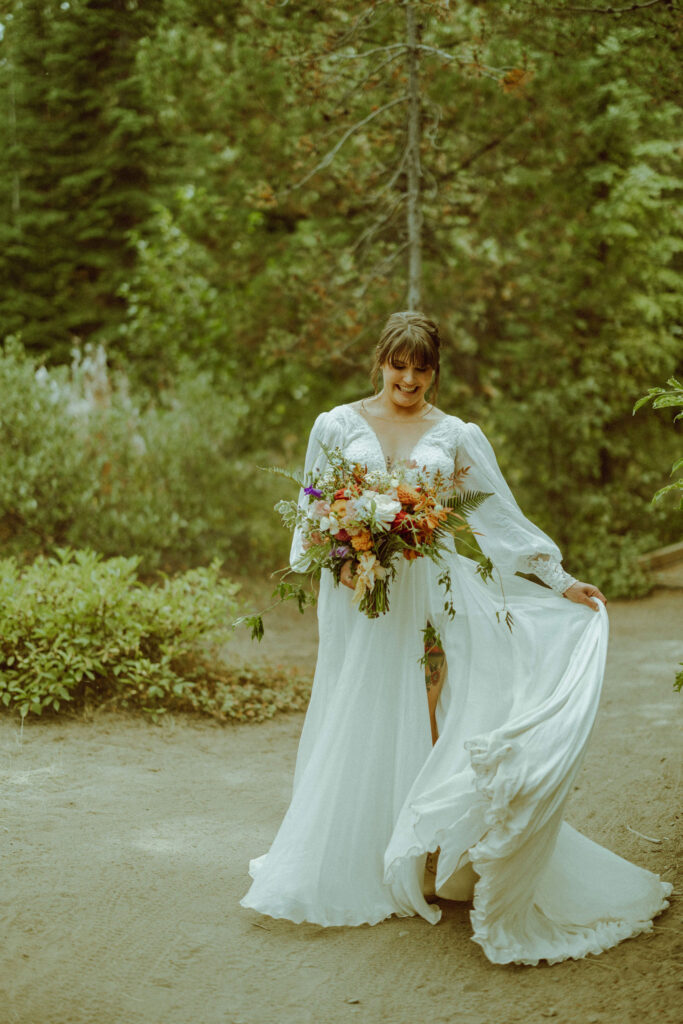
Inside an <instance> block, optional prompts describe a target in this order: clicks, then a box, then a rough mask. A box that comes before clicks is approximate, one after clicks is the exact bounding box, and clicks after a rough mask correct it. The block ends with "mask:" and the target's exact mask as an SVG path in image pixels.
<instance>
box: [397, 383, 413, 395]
mask: <svg viewBox="0 0 683 1024" xmlns="http://www.w3.org/2000/svg"><path fill="white" fill-rule="evenodd" d="M396 387H397V388H398V390H399V391H402V392H403V394H404V395H414V394H415V392H416V391H417V390H418V385H417V384H416V385H415V387H413V388H405V387H403V385H402V384H397V385H396Z"/></svg>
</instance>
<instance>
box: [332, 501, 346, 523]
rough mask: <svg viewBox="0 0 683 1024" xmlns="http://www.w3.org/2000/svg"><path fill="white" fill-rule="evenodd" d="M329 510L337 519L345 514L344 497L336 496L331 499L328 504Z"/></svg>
mask: <svg viewBox="0 0 683 1024" xmlns="http://www.w3.org/2000/svg"><path fill="white" fill-rule="evenodd" d="M330 512H332V514H333V515H334V516H336V518H337V519H340V518H341V517H342V516H344V515H346V498H338V499H337V500H336V501H333V502H332V504H331V505H330Z"/></svg>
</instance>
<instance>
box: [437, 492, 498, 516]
mask: <svg viewBox="0 0 683 1024" xmlns="http://www.w3.org/2000/svg"><path fill="white" fill-rule="evenodd" d="M491 497H493V493H492V492H486V491H463V492H462V494H452V495H451V496H450V498H448V499H447V500H446V501H445V502H444V505H445V507H446V508H450V509H452V510H453V512H458V513H461V514H462V515H466V516H467V515H469V514H470V513H471V512H475V511H476V510H477V509H478V508H479V506H480V505H483V504H484V502H485V501H486V499H487V498H491Z"/></svg>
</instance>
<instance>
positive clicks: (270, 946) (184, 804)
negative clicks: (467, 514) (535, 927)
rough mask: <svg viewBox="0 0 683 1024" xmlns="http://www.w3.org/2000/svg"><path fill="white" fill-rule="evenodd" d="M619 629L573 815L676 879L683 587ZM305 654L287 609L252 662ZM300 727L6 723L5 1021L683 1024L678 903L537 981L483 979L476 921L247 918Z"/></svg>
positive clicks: (494, 973) (299, 626) (309, 641)
mask: <svg viewBox="0 0 683 1024" xmlns="http://www.w3.org/2000/svg"><path fill="white" fill-rule="evenodd" d="M610 618H611V623H612V637H611V647H610V654H609V659H608V674H607V682H606V688H605V692H604V696H603V700H602V705H601V710H600V713H599V716H598V721H597V724H596V728H595V732H594V733H593V738H592V741H591V747H590V751H589V754H588V756H587V758H586V760H585V762H584V765H583V768H582V770H581V773H580V776H579V777H578V779H577V784H576V787H575V792H574V794H573V796H572V800H571V802H570V806H569V809H568V814H567V818H568V820H569V821H570V822H571V824H573V825H575V826H576V827H578V828H579V829H581V830H582V831H583V832H585V833H586V834H587V835H588V836H589V837H590V838H592V839H594V840H596V841H598V842H600V843H603V844H604V845H606V846H608V847H609V848H610V849H612V850H614V851H616V852H617V853H619V854H621V855H622V856H624V857H627V858H628V859H630V860H633V861H635V862H636V863H638V864H641V865H643V866H644V867H648V868H650V869H651V870H654V871H657V872H659V873H660V874H662V875H663V877H664V878H666V879H668V880H672V881H675V875H674V865H675V859H676V845H677V838H678V841H679V842H680V835H681V828H680V825H681V816H680V811H678V803H679V801H678V797H677V789H679V788H680V776H681V772H680V747H679V746H678V742H679V741H678V736H679V735H680V733H679V729H680V724H678V725H677V723H676V718H677V717H678V716H679V715H680V710H679V709H680V708H681V706H682V705H681V701H682V700H683V698H682V697H681V696H678V695H676V694H675V693H674V692H673V691H672V681H673V675H674V671H675V665H676V664H677V663H678V662H679V661H680V660H681V659H682V658H683V653H682V648H683V643H682V640H683V637H682V634H683V629H682V628H681V627H682V626H683V590H668V591H665V590H658V591H655V593H654V594H653V595H651V596H650V597H648V598H646V599H644V600H641V601H636V602H615V603H614V604H612V605H611V606H610ZM240 643H242V641H240ZM314 651H315V632H314V613H311V612H308V613H307V614H306V616H305V617H304V618H303V619H301V618H300V617H299V616H298V615H297V614H296V612H294V613H293V614H290V611H289V610H286V611H284V612H283V618H282V619H280V620H279V621H278V622H277V623H276V625H275V627H273V628H272V629H271V632H270V634H269V636H268V637H267V646H266V647H265V648H264V650H263V651H260V652H259V653H258V655H257V656H258V657H264V656H270V657H271V658H274V659H275V660H280V661H282V662H284V663H287V664H292V663H299V664H301V665H306V667H307V668H309V669H310V666H311V658H312V656H313V654H314ZM301 721H302V719H301V716H299V715H296V716H291V717H282V718H280V719H278V720H275V721H273V722H269V723H266V724H264V725H260V726H237V727H221V726H220V725H218V724H216V723H214V722H211V721H204V720H199V719H191V718H176V719H169V720H164V721H162V723H161V724H160V725H158V726H155V725H153V724H150V723H148V722H146V721H143V720H141V719H136V718H132V717H125V716H120V715H110V714H107V715H105V714H102V715H94V716H93V717H92V718H91V719H90V720H88V721H82V720H78V721H68V720H64V721H51V722H48V721H45V722H42V721H37V722H31V723H30V724H27V725H26V726H25V727H24V729H23V730H21V729H20V728H19V726H18V724H17V721H16V720H15V719H13V718H9V717H7V716H5V717H2V718H0V778H1V780H2V787H1V790H0V812H1V816H0V843H1V846H2V869H3V885H2V891H1V894H0V920H1V923H2V936H3V940H2V946H1V949H0V1024H309V1022H310V1024H346V1022H349V1021H353V1020H357V1021H361V1022H367V1024H375V1022H387V1024H421V1022H429V1024H439V1022H457V1024H493V1022H495V1024H513V1022H520V1024H521V1022H524V1024H537V1022H538V1024H540V1022H543V1021H548V1020H556V1021H558V1022H562V1024H598V1022H601V1024H602V1022H604V1024H631V1022H633V1024H636V1022H638V1024H643V1022H650V1021H652V1022H655V1021H656V1022H657V1024H678V1022H679V1021H680V1005H681V1004H680V992H679V991H678V988H677V979H678V978H679V977H680V974H679V973H678V971H677V965H676V961H675V956H676V955H677V954H678V955H679V956H680V941H679V940H678V939H677V932H678V929H679V927H680V919H681V910H680V901H679V902H678V903H676V902H674V904H673V905H672V907H671V908H670V909H669V910H668V911H667V912H666V913H665V914H663V915H662V916H660V917H659V918H657V920H656V923H655V927H654V931H653V932H652V933H651V934H648V935H643V936H640V937H638V938H636V939H632V940H629V941H627V942H625V943H622V944H621V945H620V946H618V947H616V948H615V949H613V950H611V951H609V952H608V953H605V954H603V955H602V956H600V957H595V958H587V959H585V960H582V961H568V962H566V963H563V964H557V965H555V966H553V967H547V966H541V967H537V968H527V967H517V966H509V967H494V966H492V965H491V964H490V963H489V962H488V961H487V960H486V958H485V957H484V954H483V952H482V951H481V949H480V948H479V946H477V945H476V944H475V943H473V942H471V940H470V934H471V930H470V925H469V920H468V909H469V907H468V905H464V904H447V903H445V904H444V918H443V920H442V922H441V923H440V924H439V925H437V926H435V927H433V926H430V925H429V924H427V923H426V922H424V921H422V920H421V919H419V918H411V919H408V920H405V919H403V920H399V919H392V920H391V921H388V922H384V923H382V924H380V925H377V926H375V927H373V928H370V927H363V928H358V929H347V928H341V929H322V928H318V927H317V926H313V925H300V926H296V925H293V924H289V923H288V922H285V921H273V920H271V919H270V918H265V917H260V916H259V915H257V914H255V913H253V912H251V911H246V910H243V909H242V908H241V907H239V906H238V902H237V901H238V899H239V898H240V896H241V895H242V893H243V892H244V891H245V889H246V887H247V884H248V880H247V875H246V865H247V861H248V859H249V857H250V856H254V855H256V854H258V853H261V852H263V851H265V850H266V849H267V847H268V844H269V841H270V840H271V838H272V836H273V834H274V832H275V830H276V828H277V826H278V824H279V821H280V819H281V816H282V814H283V811H284V810H285V808H286V806H287V803H288V800H289V793H290V784H291V775H292V769H293V765H294V758H295V754H296V745H297V739H298V734H299V731H300V728H301ZM627 826H629V827H630V829H634V830H636V832H640V833H642V834H643V835H645V836H649V837H652V838H655V839H658V840H659V842H656V843H655V842H650V841H648V840H647V839H643V838H641V837H639V836H638V835H637V834H636V832H633V831H630V830H629V827H627ZM680 888H681V886H680V882H679V885H678V891H679V892H680Z"/></svg>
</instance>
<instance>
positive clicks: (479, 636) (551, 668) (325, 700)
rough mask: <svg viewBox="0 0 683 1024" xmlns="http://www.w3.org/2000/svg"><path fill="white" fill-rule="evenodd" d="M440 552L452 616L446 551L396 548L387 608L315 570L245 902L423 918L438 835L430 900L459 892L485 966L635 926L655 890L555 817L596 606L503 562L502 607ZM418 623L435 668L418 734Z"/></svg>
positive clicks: (267, 910) (660, 891)
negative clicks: (299, 719) (295, 693)
mask: <svg viewBox="0 0 683 1024" xmlns="http://www.w3.org/2000/svg"><path fill="white" fill-rule="evenodd" d="M445 561H446V564H447V566H448V568H449V569H450V575H451V579H452V586H453V591H452V601H453V605H454V607H455V615H453V616H452V617H450V616H449V615H447V614H446V612H445V611H444V591H443V587H442V586H441V585H440V584H439V583H438V576H439V575H440V574H441V573H442V572H443V568H444V566H443V565H441V566H439V567H437V566H436V565H435V564H434V563H432V562H431V561H430V560H428V559H426V558H423V559H418V560H415V561H413V562H406V561H403V560H401V564H400V565H399V567H398V571H397V575H396V578H395V579H394V580H393V582H392V583H391V587H390V603H391V607H390V611H389V612H388V613H387V614H385V615H382V616H380V617H379V618H377V619H372V620H371V619H368V618H367V617H366V616H365V615H363V614H361V613H359V612H358V610H357V608H356V607H355V605H354V604H353V603H352V598H353V593H352V591H350V590H349V589H348V588H345V587H341V586H340V587H335V586H334V583H333V580H332V576H331V574H330V573H329V572H328V571H326V570H324V571H323V573H322V579H321V587H320V595H319V600H318V620H319V629H320V646H319V654H318V662H317V666H316V672H315V679H314V684H313V691H312V696H311V701H310V706H309V708H308V712H307V714H306V719H305V722H304V727H303V732H302V735H301V741H300V745H299V751H298V756H297V763H296V771H295V778H294V789H293V796H292V801H291V804H290V806H289V809H288V811H287V813H286V816H285V818H284V820H283V822H282V825H281V827H280V829H279V831H278V833H277V835H276V837H275V839H274V841H273V844H272V846H271V848H270V850H269V851H268V853H267V854H265V855H264V856H262V857H259V858H258V859H256V860H253V861H252V862H251V864H250V874H251V876H252V878H253V882H252V885H251V888H250V889H249V892H248V893H247V895H246V896H245V897H244V898H243V900H242V901H241V902H242V905H243V906H245V907H250V908H253V909H255V910H258V911H260V912H261V913H264V914H268V915H270V916H272V917H282V918H287V919H289V920H291V921H295V922H301V921H309V922H314V923H317V924H319V925H323V926H334V925H337V926H338V925H360V924H376V923H378V922H379V921H382V920H383V919H385V918H388V917H390V916H391V915H397V916H409V915H414V914H419V915H421V916H422V917H423V918H424V919H425V920H426V921H429V922H431V923H433V924H434V923H436V922H437V921H438V920H439V918H440V915H441V911H440V909H439V907H438V906H437V905H436V904H435V903H428V902H427V901H426V900H425V896H424V894H423V880H424V868H425V859H426V854H427V853H428V852H429V851H435V850H436V849H437V848H438V849H439V850H440V853H439V859H438V869H437V877H436V892H437V895H438V896H441V897H443V898H455V899H468V898H473V908H472V911H471V914H470V918H471V922H472V927H473V935H472V938H473V940H474V941H475V942H477V943H479V945H481V947H482V948H483V950H484V952H485V953H486V956H487V957H488V958H489V960H491V961H493V962H495V963H509V962H515V963H522V964H537V963H538V962H539V960H546V961H548V962H549V963H555V962H557V961H560V960H564V959H567V958H570V957H573V958H578V957H583V956H585V955H586V954H587V953H599V952H601V951H603V950H605V949H608V948H609V947H611V946H613V945H615V944H616V943H617V942H619V941H621V940H622V939H625V938H628V937H629V936H632V935H636V934H638V933H639V932H642V931H647V930H650V929H651V927H652V918H653V917H654V916H655V915H656V914H658V913H659V912H661V911H662V910H663V909H664V908H665V907H667V906H668V903H667V900H666V897H667V896H668V895H669V894H670V892H671V888H672V887H671V885H670V884H668V883H665V882H662V881H661V880H660V878H659V877H658V876H657V875H655V874H653V873H652V872H650V871H647V870H644V869H643V868H640V867H637V866H635V865H634V864H631V863H629V862H628V861H625V860H623V859H622V858H621V857H618V856H617V855H615V854H613V853H611V852H609V851H608V850H606V849H604V848H603V847H601V846H599V845H598V844H596V843H594V842H592V841H591V840H589V839H587V838H586V837H584V836H582V835H581V834H580V833H579V832H577V831H576V830H575V829H573V828H571V827H570V826H569V825H568V824H567V823H566V822H563V820H562V819H563V811H564V807H565V804H566V801H567V798H568V796H569V793H570V792H571V790H572V785H573V782H574V779H575V777H576V774H577V771H578V769H579V767H580V765H581V762H582V759H583V756H584V753H585V750H586V746H587V743H588V740H589V737H590V734H591V730H592V728H593V723H594V721H595V716H596V711H597V707H598V702H599V699H600V690H601V685H602V679H603V674H604V665H605V656H606V649H607V636H608V619H607V613H606V611H605V609H604V607H603V606H602V604H600V605H599V607H598V611H597V612H593V611H591V610H590V609H589V608H587V607H586V606H584V605H580V604H574V603H572V602H569V601H567V600H566V599H565V598H562V597H559V596H558V595H556V594H555V593H553V592H552V591H551V590H548V589H546V588H543V587H540V586H538V585H537V584H535V583H532V582H529V581H528V580H525V579H523V578H521V577H519V576H516V575H512V574H511V575H506V576H504V577H502V583H503V589H504V593H505V602H506V604H505V609H504V606H503V598H502V596H501V590H500V587H499V586H498V583H497V582H496V581H495V580H490V581H488V582H484V581H483V580H482V579H481V577H480V576H479V575H478V574H477V572H476V564H475V563H474V562H472V561H471V560H469V559H467V558H463V557H462V556H460V555H459V554H458V553H457V552H456V551H455V550H454V549H453V548H452V546H451V548H450V550H449V552H448V553H447V555H446V556H445ZM504 610H509V611H510V612H511V613H512V617H513V624H512V628H511V629H510V628H508V626H507V625H506V624H505V621H504V614H501V612H502V611H504ZM428 621H429V622H431V623H432V624H433V625H435V626H436V627H437V628H438V629H439V630H440V633H441V640H442V647H443V649H444V652H445V656H446V664H447V672H446V679H445V682H444V685H443V688H442V691H441V694H440V698H439V702H438V705H437V723H438V729H439V738H438V740H437V742H436V744H435V745H434V746H432V742H431V732H430V724H429V713H428V706H427V696H426V693H425V678H424V669H423V667H422V665H421V664H420V659H421V657H422V655H423V652H424V645H423V636H422V633H421V629H422V628H423V627H424V626H425V625H426V623H427V622H428Z"/></svg>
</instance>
